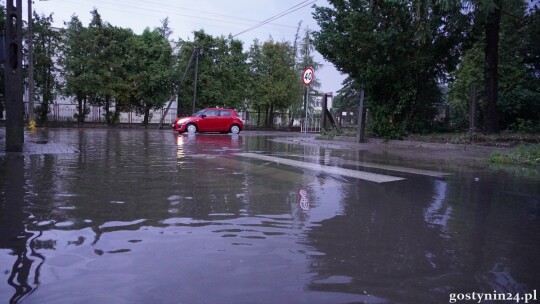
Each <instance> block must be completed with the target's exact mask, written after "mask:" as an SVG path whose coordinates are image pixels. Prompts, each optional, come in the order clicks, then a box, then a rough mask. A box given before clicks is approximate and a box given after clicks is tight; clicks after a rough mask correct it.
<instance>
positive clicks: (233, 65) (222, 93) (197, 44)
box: [177, 30, 248, 112]
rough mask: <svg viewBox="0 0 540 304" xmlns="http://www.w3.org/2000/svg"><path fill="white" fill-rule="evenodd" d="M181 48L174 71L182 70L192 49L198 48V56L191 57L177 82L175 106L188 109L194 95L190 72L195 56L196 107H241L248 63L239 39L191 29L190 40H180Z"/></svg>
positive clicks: (192, 69)
mask: <svg viewBox="0 0 540 304" xmlns="http://www.w3.org/2000/svg"><path fill="white" fill-rule="evenodd" d="M181 48H182V52H181V54H180V58H179V65H178V69H179V72H177V74H178V75H181V74H183V72H184V69H185V68H186V66H188V63H189V61H190V57H191V56H192V55H193V54H194V52H195V49H198V50H199V56H198V59H193V60H192V63H191V65H190V68H189V70H188V74H187V76H186V79H185V80H184V82H183V83H181V84H180V88H181V91H180V92H179V106H180V107H182V108H183V109H185V110H184V111H187V112H191V105H192V102H193V96H194V94H193V87H194V85H193V81H194V77H193V75H194V72H195V66H196V64H195V63H196V61H197V60H198V71H197V74H198V81H197V94H196V96H197V99H196V108H204V107H213V106H219V107H230V108H237V109H242V108H243V107H244V100H245V99H246V94H247V89H246V82H247V79H248V66H247V63H246V58H247V54H246V53H245V52H244V51H243V43H242V42H241V41H240V40H236V39H233V38H232V37H228V38H225V37H223V36H221V37H213V36H211V35H208V34H206V33H205V32H204V31H203V30H201V31H196V32H194V41H185V42H183V43H182V45H181ZM180 71H181V72H180Z"/></svg>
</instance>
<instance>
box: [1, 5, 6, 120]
mask: <svg viewBox="0 0 540 304" xmlns="http://www.w3.org/2000/svg"><path fill="white" fill-rule="evenodd" d="M5 19H6V9H5V7H4V5H3V3H0V33H3V32H4V30H5V27H4V24H5ZM0 84H1V85H0V119H3V118H4V94H5V91H4V89H5V88H4V85H3V84H4V64H3V63H0Z"/></svg>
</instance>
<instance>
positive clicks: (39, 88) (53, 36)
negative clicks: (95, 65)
mask: <svg viewBox="0 0 540 304" xmlns="http://www.w3.org/2000/svg"><path fill="white" fill-rule="evenodd" d="M33 19H34V27H33V29H34V30H33V37H32V41H33V45H34V84H35V91H36V96H35V97H36V99H37V100H38V101H40V102H41V105H40V106H39V107H37V108H36V112H37V114H38V119H39V120H40V121H42V122H43V121H47V116H48V114H49V105H50V104H52V103H53V102H54V100H55V99H56V96H57V95H58V93H59V91H60V82H59V80H58V75H59V74H60V70H59V68H58V65H57V64H56V60H57V59H58V58H57V54H58V53H59V45H60V33H59V32H58V31H57V30H55V29H53V28H52V22H53V17H52V15H49V16H48V17H46V16H44V15H41V16H40V15H38V14H36V13H34V18H33Z"/></svg>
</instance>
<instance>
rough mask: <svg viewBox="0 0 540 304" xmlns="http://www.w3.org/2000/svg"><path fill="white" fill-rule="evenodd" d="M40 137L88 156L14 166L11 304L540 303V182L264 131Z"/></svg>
mask: <svg viewBox="0 0 540 304" xmlns="http://www.w3.org/2000/svg"><path fill="white" fill-rule="evenodd" d="M39 136H41V137H40V138H44V140H46V141H49V142H51V141H53V142H54V141H57V142H63V143H66V144H68V145H70V146H72V147H73V148H74V149H75V150H78V151H79V153H65V154H46V155H39V154H35V155H24V156H23V155H19V156H17V155H4V156H0V187H1V188H0V190H1V193H2V195H1V197H0V233H1V235H0V276H1V277H0V303H9V302H10V301H11V302H13V303H448V302H449V299H450V297H451V295H452V294H456V293H472V292H477V293H479V292H485V293H492V294H493V293H495V292H497V293H512V294H518V293H519V294H524V293H532V292H533V291H534V290H537V289H539V287H540V275H539V273H540V261H539V259H538V256H540V246H539V244H540V186H539V185H540V179H539V177H538V174H532V175H531V174H529V175H525V176H524V175H523V174H520V173H519V172H512V171H508V170H499V169H490V168H488V167H485V166H476V167H470V166H469V167H464V166H459V165H456V164H452V165H450V164H448V165H445V164H442V165H441V164H434V163H430V162H418V161H406V160H403V159H397V158H393V157H391V156H389V155H386V154H375V153H370V152H367V151H357V150H351V149H348V150H341V149H337V148H322V147H317V146H300V145H293V144H287V143H279V142H274V141H272V140H271V139H272V136H263V135H257V134H250V133H249V132H246V133H243V134H241V135H240V136H236V135H221V134H219V135H214V134H208V135H205V134H197V135H194V136H186V135H177V134H173V133H172V132H171V131H168V130H167V131H156V130H148V131H145V130H121V129H120V130H102V129H84V130H63V129H59V130H49V131H46V132H45V133H40V134H39ZM516 170H517V169H516ZM518 171H519V170H518ZM533 171H534V170H533ZM522 302H523V301H522ZM497 303H503V302H501V301H497Z"/></svg>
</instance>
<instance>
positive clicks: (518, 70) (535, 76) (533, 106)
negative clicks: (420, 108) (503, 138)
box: [449, 2, 540, 131]
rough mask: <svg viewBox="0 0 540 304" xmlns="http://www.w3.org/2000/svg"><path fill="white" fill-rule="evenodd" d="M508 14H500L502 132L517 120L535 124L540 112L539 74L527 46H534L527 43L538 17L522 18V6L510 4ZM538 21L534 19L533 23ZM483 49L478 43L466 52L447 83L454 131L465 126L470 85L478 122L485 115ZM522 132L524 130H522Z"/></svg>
mask: <svg viewBox="0 0 540 304" xmlns="http://www.w3.org/2000/svg"><path fill="white" fill-rule="evenodd" d="M514 4H515V5H514V6H513V7H512V6H508V5H507V9H510V8H513V10H511V13H509V14H503V16H502V21H501V22H502V26H501V33H500V35H501V38H500V46H499V68H498V69H499V75H500V76H499V86H498V87H499V90H498V102H497V108H498V112H499V114H498V121H497V125H499V126H500V127H501V128H502V129H509V128H512V129H514V130H516V127H518V126H519V125H520V123H519V122H520V121H535V120H536V121H538V119H539V116H538V115H539V114H538V113H540V89H539V88H540V77H539V76H540V73H538V68H537V67H535V64H534V62H535V60H537V59H535V58H537V57H538V55H537V54H536V53H531V52H530V51H531V49H533V48H532V47H531V46H534V45H538V43H537V42H535V41H534V40H531V39H532V37H535V34H534V33H535V32H538V29H536V28H531V25H532V24H534V23H535V22H536V23H538V24H540V14H538V12H537V11H536V12H535V13H533V14H530V15H526V14H525V8H524V6H523V3H521V4H520V3H519V2H514ZM535 18H536V19H538V20H535ZM484 48H485V45H484V43H483V41H482V40H480V41H478V42H477V43H475V44H474V46H473V47H472V48H470V49H469V50H467V51H466V53H465V55H464V57H463V60H462V62H461V64H460V66H459V68H458V69H457V70H456V71H455V73H453V75H452V76H453V77H452V78H453V79H454V80H453V82H452V83H451V84H450V98H449V99H450V102H449V104H450V109H451V122H452V124H453V126H454V127H456V128H458V129H465V128H466V127H468V125H469V117H468V115H469V114H468V113H469V104H470V99H471V97H470V88H471V85H472V84H473V83H474V84H477V98H478V102H479V105H478V107H477V112H478V117H477V118H478V119H479V120H480V121H481V120H483V118H484V116H485V110H484V109H485V105H486V90H485V86H484V83H483V77H484V74H483V73H484ZM523 131H524V130H523Z"/></svg>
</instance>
